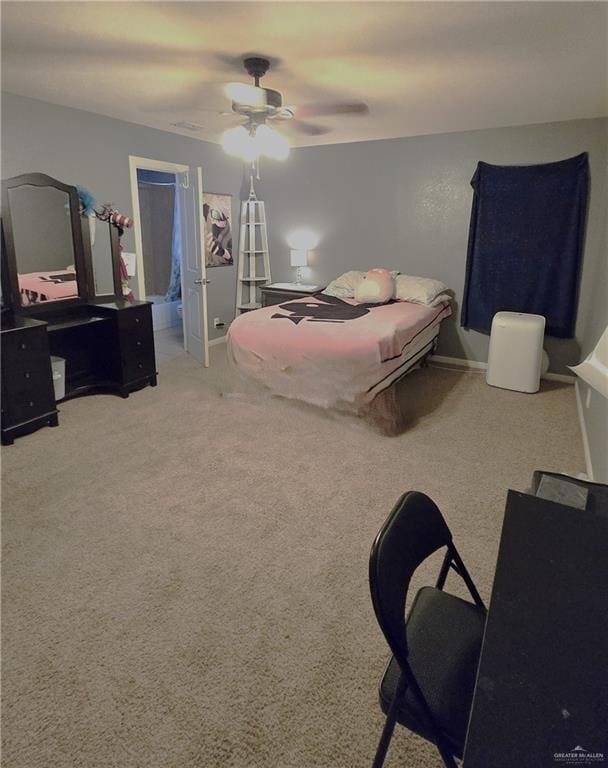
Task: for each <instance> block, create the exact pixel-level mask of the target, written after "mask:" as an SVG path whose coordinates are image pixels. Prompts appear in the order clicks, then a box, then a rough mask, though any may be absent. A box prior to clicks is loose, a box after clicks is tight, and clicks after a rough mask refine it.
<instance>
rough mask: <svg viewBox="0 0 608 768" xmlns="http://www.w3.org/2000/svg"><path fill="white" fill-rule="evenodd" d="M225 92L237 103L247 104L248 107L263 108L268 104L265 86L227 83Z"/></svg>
mask: <svg viewBox="0 0 608 768" xmlns="http://www.w3.org/2000/svg"><path fill="white" fill-rule="evenodd" d="M224 93H225V94H226V96H227V97H228V98H229V99H230V100H231V101H234V102H236V103H237V104H246V105H247V106H248V107H254V108H261V107H265V106H266V92H265V90H264V89H263V88H259V87H256V86H255V85H248V84H247V83H227V84H226V85H225V86H224Z"/></svg>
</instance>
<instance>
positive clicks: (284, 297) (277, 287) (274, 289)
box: [260, 283, 325, 307]
mask: <svg viewBox="0 0 608 768" xmlns="http://www.w3.org/2000/svg"><path fill="white" fill-rule="evenodd" d="M324 287H325V286H324V285H305V284H304V283H271V284H270V285H263V286H262V287H261V288H260V290H261V292H262V306H263V307H270V306H272V305H273V304H282V303H283V302H284V301H291V300H293V299H302V298H304V297H305V296H314V295H315V293H319V291H322V290H323V288H324Z"/></svg>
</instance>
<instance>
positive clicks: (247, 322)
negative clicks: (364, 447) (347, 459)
mask: <svg viewBox="0 0 608 768" xmlns="http://www.w3.org/2000/svg"><path fill="white" fill-rule="evenodd" d="M450 314H451V309H450V307H449V303H448V302H447V301H446V302H441V303H439V304H438V305H436V306H427V305H424V304H416V303H412V302H409V301H391V302H389V303H387V304H380V305H379V304H358V303H357V302H356V301H355V300H354V299H350V298H344V299H340V298H337V297H335V296H328V295H325V294H322V293H319V294H316V295H315V296H313V297H312V298H301V299H295V300H293V301H289V302H286V303H284V304H280V305H274V306H270V307H265V308H263V309H257V310H255V311H252V312H247V313H246V314H243V315H240V316H239V317H237V318H236V319H235V320H234V322H233V323H232V324H231V326H230V329H229V331H228V336H227V347H228V354H229V357H230V359H231V360H232V361H233V363H234V364H235V365H236V367H237V369H238V370H239V371H240V372H241V373H243V374H244V375H245V376H247V377H248V378H250V379H253V380H254V381H256V382H258V383H259V384H261V385H263V386H264V387H266V388H267V389H268V390H270V391H271V392H272V393H273V394H275V395H281V396H283V397H287V398H293V399H296V400H303V401H305V402H308V403H311V404H313V405H317V406H320V407H323V408H333V409H337V410H340V411H348V412H351V413H356V414H358V415H364V416H365V415H367V416H371V417H372V420H373V421H374V422H375V423H376V425H377V426H379V427H380V428H381V429H382V431H385V432H394V431H396V430H397V429H398V424H397V421H398V416H399V414H398V412H397V411H398V408H397V403H396V400H395V392H394V390H395V388H394V387H393V386H392V385H393V384H395V383H396V382H397V381H398V380H399V379H401V378H402V377H403V376H404V375H405V374H406V373H407V372H408V371H410V370H411V369H412V368H413V367H415V366H417V365H418V364H420V363H421V361H423V360H424V359H425V358H426V357H427V356H428V355H429V354H430V353H431V352H432V351H433V349H434V348H435V345H436V341H437V337H438V334H439V328H440V325H441V322H442V320H443V319H444V318H446V317H448V316H449V315H450Z"/></svg>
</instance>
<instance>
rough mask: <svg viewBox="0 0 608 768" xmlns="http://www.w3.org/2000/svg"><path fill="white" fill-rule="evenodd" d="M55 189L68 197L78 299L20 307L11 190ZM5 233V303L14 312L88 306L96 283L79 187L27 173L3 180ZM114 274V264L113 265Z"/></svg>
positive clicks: (38, 312) (3, 293) (28, 312)
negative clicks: (84, 232)
mask: <svg viewBox="0 0 608 768" xmlns="http://www.w3.org/2000/svg"><path fill="white" fill-rule="evenodd" d="M26 185H27V186H33V187H54V188H55V189H59V190H61V191H62V192H65V193H66V194H67V195H68V198H69V203H70V222H71V224H72V244H73V248H74V266H75V267H76V283H77V285H78V297H77V298H73V299H60V300H57V301H44V302H40V303H39V304H26V305H22V304H21V292H20V290H19V280H18V276H17V252H16V250H15V238H14V234H13V226H12V220H11V212H10V203H9V195H8V193H9V190H10V189H15V188H16V187H22V186H26ZM2 233H3V245H4V258H3V260H4V262H5V268H4V269H3V277H4V283H3V286H2V295H3V301H5V302H6V303H7V304H8V305H9V306H10V308H11V309H12V310H13V312H16V313H19V314H27V315H44V314H48V313H51V312H57V310H62V309H69V308H70V307H74V306H78V305H82V304H86V303H87V302H88V301H91V300H92V299H93V298H94V297H93V296H91V294H92V293H93V294H94V281H93V274H92V266H93V265H92V262H91V253H90V242H87V241H86V240H85V239H84V238H83V236H82V223H81V216H80V202H79V199H78V192H77V190H76V187H73V186H71V185H69V184H64V183H63V182H61V181H59V180H58V179H54V178H52V177H51V176H47V175H46V174H44V173H24V174H22V175H20V176H14V177H13V178H11V179H5V180H3V181H2ZM113 271H114V264H113Z"/></svg>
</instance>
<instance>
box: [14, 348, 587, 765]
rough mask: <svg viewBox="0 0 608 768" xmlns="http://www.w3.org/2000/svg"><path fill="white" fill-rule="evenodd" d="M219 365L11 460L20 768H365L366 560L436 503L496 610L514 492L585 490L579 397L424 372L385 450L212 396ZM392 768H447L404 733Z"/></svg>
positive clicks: (372, 724)
mask: <svg viewBox="0 0 608 768" xmlns="http://www.w3.org/2000/svg"><path fill="white" fill-rule="evenodd" d="M223 353H224V350H223V347H222V346H219V347H215V348H214V349H213V361H214V367H213V368H212V369H210V370H208V371H205V370H204V369H202V368H200V367H198V366H197V365H196V364H195V363H194V362H192V361H191V360H190V359H189V358H188V357H187V356H185V355H184V356H182V357H180V358H177V359H175V360H173V361H172V362H170V363H167V364H165V365H162V366H161V367H160V383H159V386H158V387H157V388H156V389H152V388H148V389H146V390H144V391H141V392H139V393H136V394H134V395H133V396H132V397H130V398H129V399H128V400H121V399H120V398H117V397H112V396H98V397H89V398H83V399H80V400H74V401H71V402H68V403H65V404H64V405H62V406H61V414H60V421H61V426H60V427H59V428H58V429H44V430H41V431H39V432H37V433H36V434H34V435H31V436H29V437H25V438H22V439H19V440H17V441H16V442H15V445H13V446H10V447H6V448H3V449H2V458H3V473H4V483H3V502H4V503H3V545H4V564H3V571H4V573H3V575H4V579H3V590H4V607H3V627H4V629H3V633H4V637H3V640H4V646H3V667H4V670H3V671H4V685H3V694H4V721H3V737H4V753H3V766H4V768H68V767H69V768H114V767H116V768H135V767H136V766H137V767H138V768H140V767H141V768H192V767H193V766H197V767H205V768H206V767H207V766H209V767H215V766H235V767H237V768H253V767H257V766H259V767H260V768H326V767H334V766H337V767H339V768H352V767H355V766H369V765H370V763H371V758H372V756H373V753H374V750H375V746H376V741H377V738H378V735H379V732H380V728H381V724H382V717H381V714H380V711H379V707H378V704H377V682H378V678H379V676H380V674H381V671H382V667H383V664H384V661H385V658H386V656H387V651H386V646H385V643H384V640H383V638H382V636H381V634H380V632H379V630H378V629H377V626H376V623H375V619H374V615H373V612H372V608H371V604H370V599H369V591H368V584H367V561H368V554H369V548H370V545H371V542H372V539H373V537H374V535H375V533H376V531H377V529H378V527H379V526H380V524H381V523H382V521H383V520H384V518H385V516H386V515H387V513H388V512H389V510H390V509H391V507H392V505H393V503H394V502H395V500H396V499H397V497H398V496H399V495H400V494H401V493H402V492H403V491H405V490H408V489H418V490H422V491H425V492H427V493H429V494H430V495H431V496H432V497H433V498H434V499H435V500H436V502H437V503H438V504H439V506H440V507H441V509H442V510H443V511H444V514H445V516H446V518H447V520H448V523H449V524H450V526H451V528H452V530H453V533H454V537H455V540H456V543H457V545H458V546H459V548H460V550H461V554H462V555H463V558H464V560H465V562H466V563H467V564H468V566H469V569H470V571H471V573H472V575H473V577H474V579H475V580H476V581H477V583H478V585H479V587H480V590H481V592H482V594H483V595H484V597H487V596H488V595H489V591H490V587H491V581H492V575H493V570H494V565H495V559H496V552H497V545H498V539H499V534H500V526H501V520H502V512H503V507H504V500H505V495H506V491H507V489H508V488H509V487H513V488H518V489H524V488H525V487H526V486H527V483H528V481H529V479H530V477H531V474H532V471H533V470H534V469H537V468H543V469H547V470H561V471H567V472H578V471H582V470H583V469H584V466H583V454H582V446H581V439H580V435H579V430H578V424H577V419H576V410H575V399H574V391H573V389H572V388H571V387H568V386H566V385H560V384H554V383H551V384H545V385H544V387H543V391H542V392H541V393H540V394H538V395H523V394H519V393H515V392H506V391H501V390H497V389H493V388H490V387H488V386H486V385H485V383H484V379H483V377H482V376H481V375H479V374H476V373H464V372H454V371H446V370H439V369H426V370H423V371H419V372H416V373H414V374H413V375H411V376H410V377H408V379H406V381H405V382H404V385H403V394H404V397H407V398H408V399H409V403H410V406H409V407H410V408H411V413H412V423H411V426H410V428H409V430H408V431H407V432H406V433H405V434H403V435H402V436H400V437H398V438H386V437H382V436H380V435H377V434H374V433H373V432H371V431H370V429H369V428H368V427H365V426H363V425H361V424H359V423H357V422H356V421H354V420H352V419H350V418H340V417H330V416H328V415H326V414H324V413H322V412H320V411H316V410H315V409H312V408H307V407H299V406H298V405H296V404H293V403H289V402H283V401H276V400H271V399H265V398H255V397H253V396H250V395H248V396H243V397H238V396H220V393H222V392H223V393H224V395H225V394H226V392H227V391H228V390H230V389H231V387H230V385H229V384H228V383H227V382H228V378H229V374H228V371H227V369H226V367H225V365H224V362H223V361H224V357H223ZM432 565H433V568H430V567H429V568H427V569H425V570H426V573H425V574H422V576H423V577H424V576H425V575H426V577H427V578H431V577H432V576H434V574H435V569H436V567H437V563H436V562H435V563H433V564H432ZM451 583H452V584H453V583H454V582H451ZM449 584H450V583H449ZM449 584H448V586H449ZM390 766H394V767H396V766H401V767H402V768H414V767H416V768H418V767H419V766H440V760H439V759H438V757H437V754H436V752H435V750H434V748H432V747H430V746H429V745H428V744H426V743H425V742H423V741H422V740H420V739H418V738H417V737H414V736H412V735H410V734H407V733H406V732H405V731H404V730H403V729H398V733H397V734H396V736H395V739H394V741H393V745H392V748H391V751H390V753H389V759H388V761H387V768H390Z"/></svg>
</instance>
